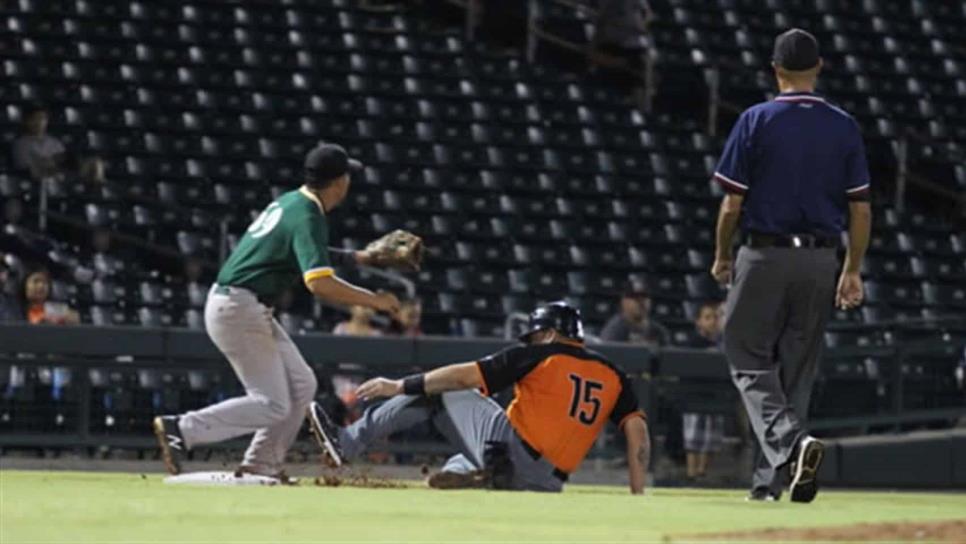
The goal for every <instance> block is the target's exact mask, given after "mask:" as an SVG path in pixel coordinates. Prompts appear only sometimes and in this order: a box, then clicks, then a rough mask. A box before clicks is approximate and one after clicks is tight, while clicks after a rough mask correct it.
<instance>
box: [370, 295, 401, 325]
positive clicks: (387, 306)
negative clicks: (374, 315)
mask: <svg viewBox="0 0 966 544" xmlns="http://www.w3.org/2000/svg"><path fill="white" fill-rule="evenodd" d="M373 308H375V309H376V310H379V311H380V312H386V313H387V314H389V317H391V318H393V319H396V318H397V317H398V316H399V299H398V298H396V295H394V294H392V293H388V292H386V291H379V292H378V293H376V299H375V302H374V303H373Z"/></svg>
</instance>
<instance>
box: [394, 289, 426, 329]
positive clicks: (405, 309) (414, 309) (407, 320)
mask: <svg viewBox="0 0 966 544" xmlns="http://www.w3.org/2000/svg"><path fill="white" fill-rule="evenodd" d="M422 319H423V303H422V302H421V301H420V300H419V299H418V298H411V299H407V300H404V301H402V302H401V303H400V304H399V317H398V319H394V320H393V321H392V323H390V324H389V328H388V330H387V332H388V333H389V334H392V335H396V336H412V337H415V336H422V334H423V330H422V326H421V324H420V323H421V321H422Z"/></svg>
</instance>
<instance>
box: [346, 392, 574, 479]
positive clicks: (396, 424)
mask: <svg viewBox="0 0 966 544" xmlns="http://www.w3.org/2000/svg"><path fill="white" fill-rule="evenodd" d="M424 421H430V422H432V424H433V426H434V427H436V429H437V430H438V431H439V432H440V433H441V434H442V435H443V436H444V437H446V440H447V441H448V442H449V443H450V444H451V445H452V446H454V447H455V448H457V449H458V450H459V452H460V454H461V457H460V456H457V457H456V458H455V460H454V464H456V465H458V466H459V470H454V472H468V471H469V470H477V469H482V468H483V454H484V451H485V449H486V443H487V442H489V441H495V442H504V443H506V444H507V448H508V451H509V455H510V460H511V461H512V463H513V468H514V475H513V484H512V485H513V488H514V489H518V490H529V491H560V490H561V489H562V488H563V482H561V481H560V480H559V479H558V478H557V477H556V476H554V475H553V472H554V466H553V465H551V464H550V463H549V462H548V461H546V460H545V459H543V458H542V457H540V458H537V459H534V458H533V457H531V455H530V454H529V453H527V451H526V449H525V448H524V446H523V444H522V442H521V441H520V437H519V436H517V433H516V431H514V430H513V427H512V426H511V425H510V420H509V419H507V416H506V412H504V411H503V408H501V407H500V405H499V404H497V403H496V402H494V401H493V399H490V398H489V397H484V396H483V395H481V394H480V393H479V392H477V391H475V390H464V391H451V392H449V393H443V394H441V395H434V396H430V397H414V396H405V395H404V396H397V397H393V398H391V399H389V400H388V401H386V402H384V403H382V404H380V405H378V406H373V407H370V408H368V409H366V411H365V413H364V414H363V415H362V417H361V418H360V419H359V420H358V421H356V422H355V423H353V424H352V425H350V426H348V427H346V428H344V429H342V430H341V431H340V433H339V440H340V442H341V444H342V451H343V453H344V454H345V456H346V457H347V458H349V459H351V458H354V457H358V456H360V455H362V454H363V453H364V452H365V451H366V449H367V448H368V447H369V446H370V445H371V444H373V443H374V442H376V441H377V440H380V439H382V438H385V437H387V436H389V435H391V434H393V433H395V432H397V431H401V430H404V429H407V428H409V427H412V426H413V425H416V424H419V423H422V422H424ZM447 465H448V466H450V467H452V464H451V463H447ZM453 468H455V467H453Z"/></svg>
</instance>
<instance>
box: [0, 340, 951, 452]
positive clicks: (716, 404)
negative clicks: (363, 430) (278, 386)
mask: <svg viewBox="0 0 966 544" xmlns="http://www.w3.org/2000/svg"><path fill="white" fill-rule="evenodd" d="M293 340H294V341H295V342H296V344H298V346H299V348H300V349H301V351H302V353H303V354H304V355H305V357H306V359H307V360H308V361H309V362H310V363H311V364H312V365H313V366H314V367H315V368H316V370H317V371H319V372H320V373H323V374H331V373H333V372H339V368H340V364H344V363H351V364H352V368H354V369H356V370H355V372H357V373H368V374H371V373H375V372H381V373H385V374H387V375H403V374H408V373H410V372H412V371H413V370H414V369H416V368H423V369H426V368H432V367H434V366H438V365H442V364H446V363H450V362H457V361H465V360H473V359H474V358H478V357H481V356H483V355H486V354H488V353H491V352H494V351H496V350H499V349H501V348H503V347H505V346H506V345H507V341H506V340H502V339H485V338H475V339H467V338H448V337H420V338H386V337H383V338H354V337H345V336H333V335H329V334H302V335H294V336H293ZM593 349H595V350H598V351H600V352H602V353H603V354H605V355H606V356H607V357H609V358H610V359H611V360H613V361H614V362H615V363H617V364H618V365H620V366H621V367H622V368H623V369H624V370H625V371H626V372H628V374H629V375H630V376H631V378H632V380H633V382H634V384H635V389H636V391H637V392H638V395H639V397H640V398H641V402H642V404H643V405H644V408H645V409H646V410H647V411H648V413H649V414H650V417H651V420H652V423H653V425H652V427H653V428H654V429H655V432H656V433H661V432H662V431H663V429H664V427H665V426H666V425H667V423H668V422H667V421H662V420H661V417H660V416H659V415H658V410H657V408H658V404H657V403H658V398H659V397H663V398H665V399H666V398H668V397H674V396H678V397H682V398H680V399H679V400H680V401H681V403H683V405H685V406H690V409H691V410H711V411H718V412H720V413H734V410H735V407H736V402H737V396H736V394H735V391H734V387H733V386H731V384H730V378H729V373H728V369H727V364H726V361H725V359H724V357H723V356H722V355H721V354H720V353H719V352H717V351H714V350H695V349H678V348H667V349H659V350H651V349H648V348H646V347H642V346H634V345H629V344H597V345H594V346H593ZM962 350H963V347H962V345H959V344H956V343H953V342H950V343H938V344H937V343H936V342H934V341H928V340H927V341H923V342H919V343H916V342H909V343H899V344H897V345H881V346H864V347H848V348H837V349H831V350H827V352H826V355H825V357H824V362H823V367H824V368H828V367H833V368H834V367H835V365H836V364H837V361H854V360H856V359H857V358H862V357H875V358H877V359H878V360H879V361H882V362H883V364H884V367H885V368H886V371H887V372H889V373H890V374H888V376H887V377H886V378H887V379H884V380H882V383H884V384H885V390H886V391H887V393H888V395H889V397H888V401H887V402H886V403H884V404H885V405H886V406H885V407H884V409H877V410H874V411H872V413H851V412H850V413H846V414H838V415H836V416H834V417H831V416H830V417H819V418H814V419H812V420H811V422H810V426H811V427H812V428H813V429H821V430H823V431H835V430H847V431H849V432H851V433H852V434H855V433H856V432H858V433H860V434H861V433H865V432H867V431H868V430H869V429H884V430H892V429H899V428H902V426H904V425H909V424H920V423H928V424H931V425H934V426H935V425H937V424H938V425H940V426H942V425H947V426H948V425H949V424H950V423H951V422H954V421H955V420H956V419H958V418H960V417H964V416H966V396H964V395H960V396H959V398H958V400H957V399H953V400H952V401H951V402H946V403H944V404H943V403H940V404H939V405H935V406H926V407H925V408H921V409H920V408H913V409H911V408H910V407H909V406H908V403H906V402H905V401H904V397H905V395H907V388H908V387H907V386H906V381H907V380H909V379H910V377H911V376H910V373H909V362H910V361H914V360H917V358H922V357H926V358H930V357H932V358H936V357H939V358H941V359H942V360H944V361H953V363H952V365H950V368H952V366H954V365H955V361H957V360H958V355H959V353H961V352H962ZM13 366H17V367H20V368H23V369H34V370H35V371H36V370H37V369H39V368H48V369H49V368H51V367H58V368H66V369H71V370H73V371H74V372H72V374H73V376H72V378H71V380H72V382H71V387H72V391H73V392H72V393H71V395H70V399H71V400H70V401H68V402H66V403H62V404H61V409H62V411H64V412H65V414H66V417H67V418H68V422H67V423H66V424H65V425H62V426H61V427H60V428H51V427H50V426H49V425H47V424H38V425H36V426H32V427H31V428H29V429H23V428H16V427H11V426H9V424H10V421H0V427H2V428H3V432H0V447H50V448H73V447H99V446H106V447H116V448H133V449H142V448H151V447H153V439H152V438H151V436H150V433H149V432H148V426H147V421H149V419H144V418H148V417H149V416H150V408H147V411H148V412H149V413H147V414H141V415H142V416H143V417H142V420H138V422H137V424H136V425H132V426H130V427H129V428H127V429H121V428H118V429H117V430H116V431H112V430H107V431H105V430H104V429H103V426H101V427H100V430H99V431H94V430H93V426H92V423H93V421H92V414H94V412H95V409H98V410H100V411H98V412H97V413H98V414H101V412H102V411H103V410H102V409H101V408H99V407H98V406H97V403H98V402H101V401H100V398H99V397H95V395H94V394H93V386H92V384H91V381H90V376H89V371H91V370H92V369H107V370H108V371H111V370H115V371H122V372H123V371H128V372H132V371H137V370H142V369H154V370H158V371H162V372H164V371H167V372H182V373H183V372H186V371H189V370H205V371H210V372H223V373H227V371H228V367H227V365H226V364H225V363H224V361H223V359H222V356H221V354H220V353H219V352H218V351H217V350H216V349H215V347H214V345H213V344H212V343H211V342H210V340H209V339H208V337H207V336H206V335H205V334H204V333H203V332H200V331H194V330H188V329H178V328H144V327H87V326H77V327H66V326H65V327H46V326H35V325H2V326H0V373H3V374H4V375H3V376H0V402H2V408H3V409H4V410H6V411H7V412H9V411H10V410H11V406H13V410H14V418H16V417H17V413H16V405H15V404H14V400H11V399H12V398H11V395H10V392H11V385H10V384H9V383H8V384H6V385H3V384H4V383H5V382H7V381H8V380H7V378H8V376H9V373H10V367H13ZM912 377H914V376H912ZM846 385H847V382H846ZM927 385H928V384H927ZM132 387H135V388H136V387H137V385H136V384H134V385H132ZM167 387H168V388H169V389H174V390H177V389H178V387H187V386H179V385H177V384H168V385H167ZM4 388H6V389H5V391H4ZM920 389H921V388H920ZM234 391H238V389H237V386H236V387H235V389H234ZM917 394H918V395H920V396H922V395H924V394H925V395H928V391H922V390H920V391H919V392H918V393H917ZM838 400H842V399H838ZM40 401H41V399H33V402H35V403H36V402H40ZM817 402H819V403H821V402H824V400H823V399H822V398H818V399H817ZM882 404H883V403H880V408H882ZM25 408H27V409H34V410H36V409H41V408H44V407H38V406H32V407H31V406H26V407H25V406H23V405H21V406H20V409H21V410H23V409H25ZM141 409H142V411H144V410H145V407H144V406H143V405H142V406H141ZM7 412H5V414H7ZM5 417H6V416H5ZM142 427H143V428H142ZM388 449H390V450H395V451H414V450H416V451H429V452H439V451H440V448H439V445H438V444H436V445H430V446H428V447H427V444H406V443H402V444H394V445H393V446H392V447H390V448H388Z"/></svg>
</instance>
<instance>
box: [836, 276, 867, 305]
mask: <svg viewBox="0 0 966 544" xmlns="http://www.w3.org/2000/svg"><path fill="white" fill-rule="evenodd" d="M864 296H865V292H864V289H863V287H862V276H860V275H859V273H858V272H846V271H844V270H843V271H842V275H841V276H839V287H838V289H837V290H836V291H835V305H836V306H838V307H839V308H841V309H843V310H851V309H852V308H855V307H856V306H858V305H859V304H862V299H863V297H864Z"/></svg>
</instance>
